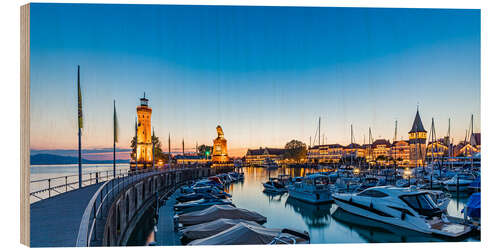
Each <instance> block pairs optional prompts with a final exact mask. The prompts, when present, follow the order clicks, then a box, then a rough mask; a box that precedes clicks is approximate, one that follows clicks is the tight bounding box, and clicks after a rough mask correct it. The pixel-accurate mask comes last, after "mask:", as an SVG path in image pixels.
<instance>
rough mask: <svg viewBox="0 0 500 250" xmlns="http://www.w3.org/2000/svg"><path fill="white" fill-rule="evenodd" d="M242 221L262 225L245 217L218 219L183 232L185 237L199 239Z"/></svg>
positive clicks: (188, 228) (257, 225) (190, 227)
mask: <svg viewBox="0 0 500 250" xmlns="http://www.w3.org/2000/svg"><path fill="white" fill-rule="evenodd" d="M240 222H245V223H248V224H250V225H253V226H256V227H262V226H261V225H259V224H258V223H257V222H254V221H247V220H243V219H225V218H222V219H217V220H214V221H210V222H206V223H201V224H198V225H193V226H189V227H186V228H184V229H182V230H181V233H182V235H183V237H184V238H186V239H187V240H197V239H202V238H206V237H210V236H212V235H215V234H218V233H220V232H222V231H224V230H226V229H228V228H230V227H233V226H234V225H236V224H238V223H240Z"/></svg>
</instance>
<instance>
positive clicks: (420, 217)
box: [333, 186, 471, 237]
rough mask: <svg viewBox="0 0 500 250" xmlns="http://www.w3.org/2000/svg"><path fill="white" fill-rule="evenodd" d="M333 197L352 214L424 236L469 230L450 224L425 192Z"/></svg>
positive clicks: (385, 190)
mask: <svg viewBox="0 0 500 250" xmlns="http://www.w3.org/2000/svg"><path fill="white" fill-rule="evenodd" d="M333 197H334V199H335V203H336V204H337V205H338V206H339V207H340V208H342V209H344V210H346V211H348V212H350V213H352V214H355V215H358V216H362V217H366V218H369V219H372V220H375V221H379V222H383V223H387V224H390V225H394V226H399V227H402V228H406V229H410V230H414V231H417V232H421V233H425V234H435V235H440V236H447V237H459V236H462V235H465V234H467V233H469V232H470V231H471V228H470V227H469V226H467V225H463V224H457V223H452V222H450V221H449V220H448V217H447V215H446V214H444V213H443V212H442V211H441V209H440V208H439V207H438V206H437V205H436V204H435V203H434V201H433V199H432V198H431V197H430V195H429V193H428V191H422V190H417V189H415V188H398V187H390V186H382V187H373V188H368V189H366V190H364V191H362V192H360V193H357V194H334V195H333Z"/></svg>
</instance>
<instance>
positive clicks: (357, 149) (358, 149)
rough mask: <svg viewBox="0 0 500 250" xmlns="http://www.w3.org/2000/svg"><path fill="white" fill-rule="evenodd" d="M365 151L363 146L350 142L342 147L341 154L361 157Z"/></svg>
mask: <svg viewBox="0 0 500 250" xmlns="http://www.w3.org/2000/svg"><path fill="white" fill-rule="evenodd" d="M365 152H366V149H365V147H363V146H361V145H359V144H357V143H351V144H349V145H347V146H345V147H344V151H343V156H344V157H353V158H357V157H361V158H363V157H365Z"/></svg>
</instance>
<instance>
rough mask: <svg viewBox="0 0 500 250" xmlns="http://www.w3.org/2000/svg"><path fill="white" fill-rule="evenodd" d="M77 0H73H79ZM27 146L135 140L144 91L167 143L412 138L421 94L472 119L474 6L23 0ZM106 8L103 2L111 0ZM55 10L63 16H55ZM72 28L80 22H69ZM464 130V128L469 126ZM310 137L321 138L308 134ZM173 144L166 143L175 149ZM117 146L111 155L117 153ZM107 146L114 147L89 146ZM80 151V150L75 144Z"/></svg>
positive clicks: (236, 149)
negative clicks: (27, 43) (27, 21)
mask: <svg viewBox="0 0 500 250" xmlns="http://www.w3.org/2000/svg"><path fill="white" fill-rule="evenodd" d="M76 6H78V7H76ZM31 8H32V15H31V34H30V36H31V52H30V53H31V72H30V74H31V103H30V104H31V107H30V108H31V133H30V136H31V139H30V140H31V149H32V150H33V151H37V152H38V151H43V152H45V151H47V152H49V151H51V150H54V152H55V151H58V150H59V151H60V150H75V149H76V148H77V105H76V104H77V90H76V75H77V74H76V70H77V65H80V67H81V69H80V70H81V85H82V96H83V122H84V125H83V136H82V147H83V148H84V149H109V148H112V145H113V100H116V108H117V117H118V123H119V137H118V144H117V147H118V148H120V149H123V150H126V149H130V141H131V139H132V137H133V136H134V121H135V118H136V106H137V105H139V98H140V97H142V95H143V93H144V92H145V94H146V97H147V98H148V99H149V106H150V107H151V108H152V115H151V117H152V118H151V126H152V127H153V128H154V131H155V134H156V135H157V136H159V138H160V141H161V143H162V149H163V151H164V152H167V151H168V138H169V135H170V138H171V142H172V151H176V152H178V151H179V150H182V141H183V140H184V142H185V149H186V151H188V150H189V151H194V148H195V145H202V144H205V145H212V143H213V140H214V139H215V138H216V137H217V132H216V126H217V125H221V126H222V128H223V130H224V136H225V138H226V139H227V145H228V154H229V156H231V157H234V156H236V157H239V156H243V155H244V154H245V153H246V150H247V149H248V148H259V147H281V148H282V147H284V145H285V143H286V142H288V141H290V140H292V139H297V140H300V141H302V142H304V143H306V144H307V145H309V140H310V139H309V138H310V137H312V140H313V143H314V137H315V133H316V131H317V128H318V118H319V117H321V134H322V137H323V135H324V138H325V143H327V144H333V143H339V144H342V145H347V144H349V143H350V140H351V136H350V126H351V124H352V125H353V130H354V139H355V142H356V143H359V144H363V143H368V129H369V128H371V130H372V133H373V138H374V139H379V138H384V139H389V140H391V141H392V139H393V137H394V123H395V121H396V120H397V122H398V131H397V134H398V138H397V139H398V140H399V139H405V140H406V139H408V131H409V130H410V129H411V125H412V122H413V119H414V117H415V113H416V110H417V105H418V107H419V112H420V115H421V117H422V121H423V124H424V127H425V129H426V130H427V131H430V127H431V119H432V118H434V121H435V124H436V133H437V136H438V137H439V138H440V137H443V136H445V135H446V133H447V130H448V119H449V118H451V137H452V138H453V139H454V141H455V142H458V141H461V140H464V138H465V135H466V131H467V130H468V129H469V127H470V121H471V114H473V115H474V132H481V123H480V120H481V114H480V11H479V10H460V9H449V10H445V9H382V8H333V7H332V8H302V7H231V6H180V5H176V6H173V5H171V6H169V5H92V4H88V5H74V4H50V5H43V4H36V3H34V4H31ZM111 8H112V10H111ZM61 20H64V22H61ZM75 27H78V28H76V29H75ZM469 132H470V131H469ZM315 144H317V139H316V143H315ZM174 149H175V150H174ZM126 154H127V153H126V152H121V153H120V157H121V158H120V159H125V158H126ZM88 156H89V157H91V158H95V159H109V158H108V157H109V151H106V152H101V153H92V154H89V155H88ZM84 157H85V156H84Z"/></svg>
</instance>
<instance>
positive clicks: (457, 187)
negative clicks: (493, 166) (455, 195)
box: [443, 174, 476, 192]
mask: <svg viewBox="0 0 500 250" xmlns="http://www.w3.org/2000/svg"><path fill="white" fill-rule="evenodd" d="M475 179H476V177H475V176H474V175H472V174H457V175H455V176H453V178H451V179H449V180H446V181H443V185H444V188H445V189H446V190H448V191H449V192H457V191H458V192H464V191H467V190H468V188H469V185H470V184H471V183H472V182H474V180H475Z"/></svg>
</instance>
